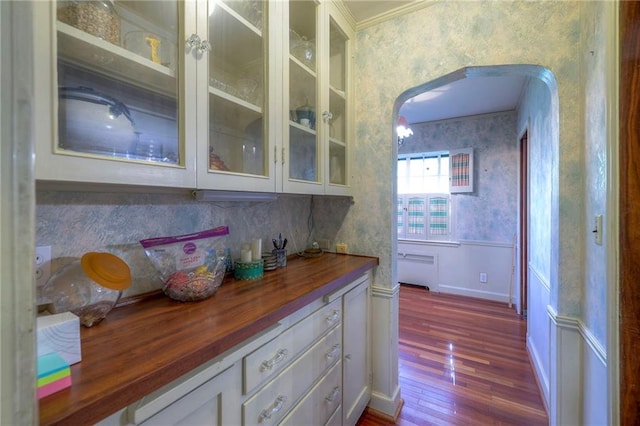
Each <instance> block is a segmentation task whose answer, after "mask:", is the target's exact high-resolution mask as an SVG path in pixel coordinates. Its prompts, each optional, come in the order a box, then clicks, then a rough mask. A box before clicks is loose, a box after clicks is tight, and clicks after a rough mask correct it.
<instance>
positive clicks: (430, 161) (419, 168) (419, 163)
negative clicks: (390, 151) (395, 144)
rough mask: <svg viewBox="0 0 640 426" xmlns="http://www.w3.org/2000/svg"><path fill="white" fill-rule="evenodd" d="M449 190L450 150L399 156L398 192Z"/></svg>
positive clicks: (412, 192)
mask: <svg viewBox="0 0 640 426" xmlns="http://www.w3.org/2000/svg"><path fill="white" fill-rule="evenodd" d="M447 192H449V152H448V151H440V152H424V153H414V154H402V155H399V156H398V194H420V193H447Z"/></svg>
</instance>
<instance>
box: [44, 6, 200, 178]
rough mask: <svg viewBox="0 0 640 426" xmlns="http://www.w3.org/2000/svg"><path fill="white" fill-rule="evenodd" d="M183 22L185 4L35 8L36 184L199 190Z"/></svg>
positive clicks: (186, 29)
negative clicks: (188, 121)
mask: <svg viewBox="0 0 640 426" xmlns="http://www.w3.org/2000/svg"><path fill="white" fill-rule="evenodd" d="M156 6H157V7H156ZM182 15H183V7H182V2H179V1H166V2H165V1H163V2H157V4H152V3H151V2H122V1H121V2H114V3H111V2H108V1H104V2H98V1H95V2H73V1H67V2H63V1H60V2H55V1H50V2H35V3H34V4H33V18H34V31H35V32H36V35H35V37H34V43H35V46H34V49H35V58H34V65H35V80H34V92H35V94H36V97H37V99H38V102H36V104H35V105H34V108H35V111H34V112H35V114H34V116H35V117H38V120H37V123H36V126H35V141H36V179H38V180H48V181H63V182H65V181H66V182H90V183H116V184H131V183H135V184H138V185H148V186H170V187H194V186H195V185H196V181H195V167H196V163H195V147H194V146H193V145H192V144H187V143H185V141H188V140H193V139H194V138H195V132H194V131H193V130H192V129H191V128H190V127H189V126H186V125H184V120H185V117H184V114H183V113H182V112H183V109H182V106H183V105H184V104H185V103H186V102H188V99H189V98H190V97H192V96H193V93H188V92H189V91H190V90H188V85H187V84H186V78H185V75H184V74H185V68H184V62H183V61H182V60H181V59H180V53H181V52H182V50H181V49H180V40H179V37H180V34H181V33H182V32H183V31H188V28H187V26H188V20H184V21H183V20H182V19H180V18H179V17H181V16H182ZM191 91H193V90H191Z"/></svg>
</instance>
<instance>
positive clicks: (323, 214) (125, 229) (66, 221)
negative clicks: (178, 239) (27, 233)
mask: <svg viewBox="0 0 640 426" xmlns="http://www.w3.org/2000/svg"><path fill="white" fill-rule="evenodd" d="M350 204H351V203H350V200H348V199H346V200H345V199H341V198H331V197H317V196H316V197H313V199H312V197H311V196H304V195H301V196H297V195H296V196H289V195H279V196H278V199H277V201H271V202H216V203H207V202H198V201H195V200H193V199H192V197H191V195H190V194H189V192H188V191H185V192H184V193H170V194H156V193H151V194H141V193H98V192H69V191H49V190H47V191H43V190H39V191H37V196H36V245H37V246H51V258H52V262H51V272H52V274H53V273H54V272H55V271H56V270H58V269H60V268H61V267H63V266H64V265H66V264H67V263H69V262H71V261H72V260H74V259H76V258H79V257H81V256H82V255H83V254H84V253H86V252H89V251H106V252H110V253H113V254H115V255H117V256H119V257H121V258H122V259H123V260H124V261H125V262H126V263H127V264H128V265H129V267H130V268H131V274H132V278H133V283H132V285H131V287H130V288H128V289H127V290H125V291H124V293H123V296H133V295H137V294H142V293H146V292H149V291H153V290H156V289H159V288H160V287H161V282H160V280H159V278H158V276H157V273H156V271H155V269H154V268H153V265H152V264H151V262H150V261H149V260H148V259H147V257H146V255H145V253H144V251H143V249H142V247H141V245H140V243H139V241H140V240H142V239H145V238H153V237H161V236H170V235H181V234H188V233H192V232H196V231H201V230H204V229H209V228H214V227H216V226H221V225H227V226H228V227H229V231H230V232H229V236H227V237H224V238H225V239H226V243H227V247H230V248H231V250H232V256H233V257H234V259H235V258H237V257H239V253H240V245H241V244H242V243H245V242H250V241H251V240H252V239H254V238H262V239H263V243H262V247H263V251H265V250H269V248H270V247H271V239H272V238H274V237H277V236H278V234H279V233H282V235H283V237H286V238H287V240H288V245H287V248H288V251H289V253H290V254H293V253H296V252H298V251H302V250H304V248H305V247H307V246H308V245H309V244H310V242H312V241H313V240H314V239H316V238H328V239H333V238H334V237H335V235H336V234H337V233H338V230H339V228H340V225H341V223H342V220H343V218H344V216H346V213H347V211H348V209H349V206H350ZM311 209H313V218H312V220H310V212H311ZM329 212H330V213H329Z"/></svg>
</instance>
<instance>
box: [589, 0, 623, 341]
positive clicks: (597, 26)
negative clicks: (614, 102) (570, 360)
mask: <svg viewBox="0 0 640 426" xmlns="http://www.w3.org/2000/svg"><path fill="white" fill-rule="evenodd" d="M604 9H605V4H604V3H603V2H591V3H589V7H585V8H584V9H583V10H584V13H583V17H582V25H583V33H584V34H585V36H584V38H583V40H584V41H583V49H582V60H583V69H584V73H585V76H584V78H585V115H584V120H585V129H586V131H585V133H586V134H585V142H586V151H585V174H584V180H585V193H586V198H585V219H584V220H585V228H584V233H585V235H588V237H587V238H586V240H585V291H584V308H583V309H584V312H583V321H584V322H585V324H586V325H587V327H588V328H589V329H590V330H591V331H592V332H593V334H594V335H595V336H596V338H597V339H598V340H599V341H600V343H601V344H602V345H603V346H604V347H606V343H607V285H606V283H607V271H606V266H607V264H606V261H607V250H608V249H612V250H615V248H608V247H607V237H608V236H607V235H606V234H605V235H604V237H603V245H596V244H595V242H594V238H593V236H592V235H591V231H592V230H593V227H594V217H595V216H596V215H604V219H603V225H605V226H606V223H607V220H608V215H607V213H609V214H611V213H612V212H608V211H607V205H606V202H607V200H606V192H607V186H608V179H607V175H608V172H609V170H608V168H607V138H608V133H607V129H608V126H612V125H614V126H615V125H617V123H615V122H609V118H608V116H607V114H608V109H607V99H609V98H611V97H612V96H613V95H614V94H612V93H609V92H608V90H609V87H608V86H607V77H608V76H607V71H609V70H608V69H607V63H606V58H607V56H606V54H607V53H608V52H607V44H606V43H607V39H606V30H607V26H606V25H607V20H606V19H607V14H606V13H605V11H604Z"/></svg>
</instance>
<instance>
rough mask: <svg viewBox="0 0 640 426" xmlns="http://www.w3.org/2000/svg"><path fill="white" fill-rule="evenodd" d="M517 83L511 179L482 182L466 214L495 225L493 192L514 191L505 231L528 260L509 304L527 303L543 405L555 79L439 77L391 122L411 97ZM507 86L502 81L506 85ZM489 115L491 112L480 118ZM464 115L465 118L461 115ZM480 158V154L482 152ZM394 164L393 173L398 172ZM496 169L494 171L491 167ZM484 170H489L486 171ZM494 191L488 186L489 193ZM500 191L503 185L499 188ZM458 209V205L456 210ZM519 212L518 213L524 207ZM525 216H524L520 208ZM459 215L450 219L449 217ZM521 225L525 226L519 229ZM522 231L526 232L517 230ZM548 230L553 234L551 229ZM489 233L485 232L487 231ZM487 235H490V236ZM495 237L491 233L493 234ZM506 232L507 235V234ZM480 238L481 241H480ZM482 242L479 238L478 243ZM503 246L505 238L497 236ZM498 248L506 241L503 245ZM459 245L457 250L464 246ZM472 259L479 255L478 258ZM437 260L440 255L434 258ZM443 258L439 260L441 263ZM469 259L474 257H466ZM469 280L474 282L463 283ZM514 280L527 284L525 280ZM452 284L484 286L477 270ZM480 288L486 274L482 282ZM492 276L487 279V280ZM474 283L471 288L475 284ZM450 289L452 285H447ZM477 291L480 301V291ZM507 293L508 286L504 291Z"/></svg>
mask: <svg viewBox="0 0 640 426" xmlns="http://www.w3.org/2000/svg"><path fill="white" fill-rule="evenodd" d="M513 77H517V78H522V79H525V80H526V82H527V84H526V87H524V88H523V90H522V93H521V94H520V100H519V102H518V105H517V106H516V107H515V123H516V124H515V126H514V127H515V128H513V130H512V136H511V143H512V146H511V148H512V149H513V151H514V152H515V157H512V158H513V161H514V165H513V166H514V168H515V173H514V174H513V175H512V177H507V179H506V180H505V181H504V183H503V184H494V183H491V182H490V183H489V184H487V183H486V182H484V183H482V185H483V187H482V188H483V189H482V190H483V191H485V192H486V193H487V194H488V195H486V194H484V195H480V194H479V193H478V192H476V193H475V195H474V193H473V192H472V193H471V195H470V198H471V197H476V198H482V197H484V198H482V199H479V200H474V201H475V202H474V203H471V202H469V203H468V204H470V205H472V206H474V207H473V208H470V209H468V210H467V212H466V213H464V214H466V215H468V216H469V215H477V216H481V215H495V216H498V217H496V218H495V219H496V220H495V221H493V223H494V224H495V223H499V222H500V219H501V218H500V217H499V216H500V214H501V213H500V212H499V211H500V209H496V208H492V205H491V202H493V200H497V199H499V197H496V196H495V193H496V192H500V191H501V190H502V189H504V188H506V186H507V185H512V187H511V188H512V189H513V191H514V193H515V194H516V196H515V199H514V200H511V201H512V202H513V203H512V205H513V207H512V208H511V211H510V216H509V217H510V218H511V219H510V220H512V223H511V224H510V225H509V232H510V233H511V235H514V234H515V235H516V236H517V237H516V238H515V239H514V240H513V244H511V246H512V247H516V248H518V250H517V252H518V253H522V250H520V248H522V247H523V245H524V246H525V247H527V248H528V249H529V250H528V252H529V253H528V255H527V257H522V258H520V257H519V256H515V257H514V259H517V261H515V262H514V263H515V265H514V268H513V270H512V271H510V272H511V274H512V279H513V287H512V289H513V292H512V293H509V301H510V302H514V303H515V304H516V305H517V306H518V311H521V310H522V308H523V300H526V303H527V305H528V320H527V321H528V325H529V329H530V335H529V339H528V345H529V347H530V352H533V353H534V354H535V355H536V356H535V357H533V358H534V359H533V363H534V369H535V370H536V374H537V375H538V378H539V379H540V381H541V383H545V384H546V385H544V386H543V393H544V398H545V400H546V401H547V403H548V402H549V401H550V389H549V385H548V383H549V380H550V379H549V376H550V369H551V364H552V363H551V355H550V353H551V351H550V347H551V345H552V336H551V334H550V332H549V326H548V321H549V317H548V314H547V306H549V305H550V304H552V303H551V299H552V291H554V290H553V286H554V285H557V283H558V278H557V271H558V268H557V266H556V267H554V266H552V265H554V262H555V265H557V263H558V257H557V256H558V232H557V223H558V216H559V208H558V206H559V199H558V194H557V191H554V190H553V188H557V187H558V173H559V171H558V161H557V159H558V149H559V138H558V134H559V130H558V127H559V125H558V94H557V84H556V80H555V77H554V76H553V74H552V73H551V72H550V71H549V70H548V69H547V68H544V67H541V66H537V65H498V66H483V67H467V68H462V69H460V70H458V71H455V72H453V73H450V74H447V75H444V76H442V77H439V78H437V79H435V80H432V81H430V82H427V83H424V84H421V85H419V86H416V87H414V88H411V89H409V90H407V91H405V92H404V93H402V94H401V95H400V96H399V97H398V99H397V100H396V102H395V105H394V110H393V111H394V114H393V123H396V122H397V119H398V117H399V115H400V112H401V111H402V109H403V106H404V105H405V103H406V102H407V101H409V100H411V99H413V98H415V97H416V96H418V95H420V94H423V93H434V94H435V93H438V94H439V95H438V100H441V99H443V98H444V97H446V92H447V91H448V90H443V88H447V87H451V86H452V85H455V84H457V83H460V82H464V83H465V84H470V83H474V82H477V83H479V84H482V82H486V81H488V80H487V79H490V80H495V81H499V80H500V79H509V78H513ZM505 81H506V80H505ZM484 113H485V114H486V113H489V111H486V112H484ZM460 115H464V113H462V114H460ZM525 132H526V133H527V141H528V150H527V163H526V164H527V165H528V166H529V167H528V169H529V173H528V174H527V177H528V181H529V183H527V182H524V180H523V179H522V177H520V175H519V173H518V172H519V171H520V169H521V167H520V166H519V165H518V164H519V159H520V151H519V144H520V143H521V136H522V135H523V134H524V133H525ZM393 134H394V142H393V143H394V150H393V152H394V161H396V158H397V154H398V152H400V151H401V150H400V151H399V150H398V147H397V143H396V137H397V135H396V133H395V125H394V133H393ZM480 154H481V155H482V153H480ZM478 164H483V166H481V167H477V166H478ZM484 164H486V163H480V158H479V157H478V156H477V155H476V156H475V165H476V170H478V169H479V170H478V173H481V172H483V171H486V170H485V168H484ZM395 166H396V165H395V164H394V168H393V170H396V167H395ZM493 166H494V167H499V165H495V164H494V165H493ZM489 168H490V167H487V170H488V169H489ZM482 179H483V175H482V174H477V175H476V178H475V180H476V182H481V181H482ZM492 185H493V186H492ZM500 185H504V186H500ZM397 186H398V185H397V183H394V191H393V193H394V196H396V197H397V195H398V187H397ZM492 191H493V192H494V194H491V192H492ZM525 198H526V199H529V198H531V199H535V200H536V203H535V204H533V205H529V206H528V207H527V206H526V205H525V204H523V203H522V201H524V200H523V199H525ZM461 204H462V203H461ZM523 205H524V206H525V207H522V206H523ZM455 208H456V205H455V203H454V202H452V209H455ZM523 208H524V209H527V211H522V212H521V209H523ZM455 214H459V211H458V213H455V212H454V213H453V215H455ZM523 221H525V223H522V222H523ZM452 222H453V223H452V228H454V229H455V226H456V223H455V220H452ZM521 225H527V226H521ZM554 227H555V228H556V229H554ZM488 228H491V226H488ZM490 231H491V229H490ZM493 231H495V229H493ZM509 232H507V234H508V233H509ZM479 235H487V234H486V233H485V234H479ZM465 237H467V238H468V236H467V235H466V234H462V235H458V236H457V238H456V240H457V242H458V243H459V242H460V241H459V240H462V239H464V238H465ZM483 238H484V237H483ZM501 238H502V240H505V239H506V237H505V235H504V234H503V235H502V237H501ZM503 242H504V241H503ZM462 245H463V244H460V246H462ZM394 249H395V252H399V251H401V250H399V249H398V241H397V240H396V241H394ZM476 253H477V252H476ZM440 256H443V255H440ZM440 259H441V258H440ZM464 259H465V260H464V261H463V262H461V263H460V265H463V264H464V262H467V261H469V259H470V257H464ZM471 259H472V260H473V257H471ZM455 267H456V264H455V263H452V262H449V263H446V264H444V262H440V266H439V268H440V270H441V271H442V270H444V271H445V273H446V272H447V271H452V270H453V268H455ZM470 276H473V277H475V278H469V277H470ZM520 277H526V280H525V281H523V280H522V278H520ZM457 279H458V280H463V279H469V280H474V281H476V280H477V281H482V280H483V271H482V270H472V271H471V272H469V273H467V275H466V276H465V277H462V278H460V277H458V278H457ZM484 279H485V281H486V273H485V275H484ZM490 279H491V275H489V280H490ZM439 280H440V282H439V286H438V287H440V290H441V291H442V288H443V286H442V273H441V272H439ZM527 281H530V283H529V289H528V290H523V289H522V285H524V284H527ZM475 284H477V282H476V283H474V285H475ZM449 287H450V288H449V290H450V289H451V288H452V287H453V286H451V285H450V286H449ZM478 288H481V287H477V288H476V289H475V290H473V291H476V292H477V293H476V294H480V292H481V291H482V290H478ZM509 288H511V287H509ZM523 291H527V294H528V295H529V296H530V297H526V298H524V297H521V296H527V294H524V295H522V292H523Z"/></svg>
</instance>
